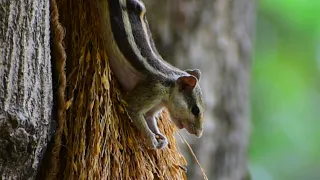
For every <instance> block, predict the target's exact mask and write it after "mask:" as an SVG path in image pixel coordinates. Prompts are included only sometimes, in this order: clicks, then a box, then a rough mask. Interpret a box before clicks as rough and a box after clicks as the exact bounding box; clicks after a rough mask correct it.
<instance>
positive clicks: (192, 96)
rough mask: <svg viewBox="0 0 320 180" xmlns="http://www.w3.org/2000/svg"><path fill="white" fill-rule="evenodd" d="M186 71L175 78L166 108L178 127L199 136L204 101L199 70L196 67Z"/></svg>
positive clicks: (200, 133)
mask: <svg viewBox="0 0 320 180" xmlns="http://www.w3.org/2000/svg"><path fill="white" fill-rule="evenodd" d="M186 72H187V73H186V74H185V75H183V76H180V77H179V78H178V79H177V80H176V82H175V86H174V88H173V89H172V91H171V93H170V96H169V99H168V102H167V108H168V111H169V113H170V116H171V120H172V121H173V122H174V124H175V125H176V126H177V127H178V128H179V129H182V128H186V130H187V131H188V132H189V133H190V134H194V135H196V136H197V137H201V135H202V131H203V130H202V129H203V127H202V126H203V119H204V116H203V114H204V101H203V97H202V92H201V89H200V86H199V80H200V76H201V72H200V71H199V70H198V69H196V70H186Z"/></svg>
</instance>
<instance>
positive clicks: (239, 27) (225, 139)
mask: <svg viewBox="0 0 320 180" xmlns="http://www.w3.org/2000/svg"><path fill="white" fill-rule="evenodd" d="M145 4H146V6H147V17H148V20H149V24H150V26H151V30H152V32H153V36H154V38H155V39H156V45H157V47H158V48H159V51H160V53H161V54H162V55H163V57H164V59H166V60H168V61H170V62H172V63H173V64H175V65H176V66H178V67H180V68H185V69H187V68H199V69H200V70H201V71H202V77H201V87H202V89H203V91H204V97H205V101H206V114H205V127H204V134H203V137H202V138H201V139H199V140H196V141H194V140H195V139H194V138H192V137H189V138H188V140H189V142H190V143H191V144H192V145H193V146H192V147H193V149H194V150H195V152H196V155H197V157H198V158H199V160H200V163H201V165H202V166H203V167H204V169H205V170H206V174H207V175H208V178H209V179H216V180H222V179H230V180H238V179H244V178H245V176H246V173H247V160H246V156H247V146H248V138H249V133H250V110H249V109H250V108H249V81H250V76H249V74H250V59H251V51H252V33H253V22H254V17H255V12H254V1H253V0H230V1H226V0H214V1H212V0H177V1H170V0H163V1H161V3H159V2H158V1H155V0H145ZM187 151H188V150H186V152H185V154H186V153H187ZM188 162H189V166H188V170H189V171H188V177H189V179H202V177H203V176H202V174H201V172H200V170H199V168H198V167H197V165H196V164H194V163H193V162H192V158H190V157H189V158H188ZM190 162H191V163H190Z"/></svg>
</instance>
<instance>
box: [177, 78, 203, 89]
mask: <svg viewBox="0 0 320 180" xmlns="http://www.w3.org/2000/svg"><path fill="white" fill-rule="evenodd" d="M197 81H198V80H197V79H196V77H194V76H181V77H179V78H178V79H177V84H178V85H179V90H181V91H182V90H184V89H191V90H192V89H193V88H194V87H195V86H196V84H197Z"/></svg>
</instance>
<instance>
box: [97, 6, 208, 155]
mask: <svg viewBox="0 0 320 180" xmlns="http://www.w3.org/2000/svg"><path fill="white" fill-rule="evenodd" d="M97 8H98V9H99V16H100V17H99V18H100V20H101V26H102V28H103V29H102V33H103V34H102V38H103V40H104V43H105V44H106V51H107V53H108V56H109V62H110V67H111V70H112V71H113V73H114V74H115V77H116V79H117V80H118V81H119V83H120V85H121V86H122V88H123V90H124V91H125V92H124V95H123V96H124V97H123V99H124V100H125V101H126V103H127V104H128V107H127V111H128V114H129V116H130V118H131V119H132V121H133V122H134V124H135V126H136V127H137V129H138V130H139V131H140V132H141V133H142V135H143V136H144V138H145V140H146V144H147V146H148V147H150V148H154V149H162V148H164V147H166V146H167V144H168V140H167V138H166V137H165V136H164V135H163V134H161V132H160V131H159V128H158V125H157V116H158V115H159V114H160V112H161V111H162V109H163V108H167V110H168V112H169V114H170V119H171V121H172V122H173V123H174V124H175V125H176V127H178V128H179V129H182V128H185V129H186V130H187V131H188V132H189V133H190V134H194V135H196V136H197V137H200V136H201V135H202V126H203V119H204V117H203V113H204V101H203V97H202V93H201V89H200V86H199V83H198V82H199V80H200V76H201V73H200V71H199V70H198V69H195V70H186V71H182V70H180V69H178V68H176V67H173V66H172V65H170V64H168V63H167V62H165V61H164V60H163V59H162V57H161V56H160V55H159V53H158V51H157V49H156V47H155V44H154V41H153V39H152V35H151V32H150V29H149V25H148V22H147V19H146V16H145V14H146V8H145V6H144V4H143V2H142V1H141V0H99V5H98V6H97Z"/></svg>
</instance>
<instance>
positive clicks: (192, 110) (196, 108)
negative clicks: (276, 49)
mask: <svg viewBox="0 0 320 180" xmlns="http://www.w3.org/2000/svg"><path fill="white" fill-rule="evenodd" d="M191 112H192V114H193V115H195V116H198V115H199V113H200V110H199V108H198V106H197V105H194V106H193V107H192V108H191Z"/></svg>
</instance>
